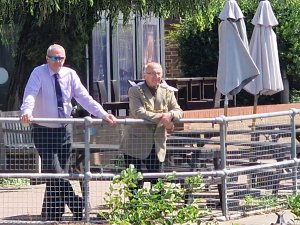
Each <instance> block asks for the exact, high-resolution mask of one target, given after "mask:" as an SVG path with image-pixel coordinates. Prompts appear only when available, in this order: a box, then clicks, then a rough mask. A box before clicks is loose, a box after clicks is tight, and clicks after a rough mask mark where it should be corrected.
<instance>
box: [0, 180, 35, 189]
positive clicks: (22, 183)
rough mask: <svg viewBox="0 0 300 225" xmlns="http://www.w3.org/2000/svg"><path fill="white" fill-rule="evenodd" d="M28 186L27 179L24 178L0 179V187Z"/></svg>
mask: <svg viewBox="0 0 300 225" xmlns="http://www.w3.org/2000/svg"><path fill="white" fill-rule="evenodd" d="M29 184H30V181H29V179H26V178H1V179H0V187H13V188H16V187H20V186H28V185H29Z"/></svg>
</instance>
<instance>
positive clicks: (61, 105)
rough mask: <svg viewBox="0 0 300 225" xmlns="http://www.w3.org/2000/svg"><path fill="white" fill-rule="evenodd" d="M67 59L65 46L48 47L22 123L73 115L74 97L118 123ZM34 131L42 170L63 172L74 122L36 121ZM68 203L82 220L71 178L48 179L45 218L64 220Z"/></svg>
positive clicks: (29, 89)
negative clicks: (86, 86)
mask: <svg viewBox="0 0 300 225" xmlns="http://www.w3.org/2000/svg"><path fill="white" fill-rule="evenodd" d="M65 59H66V54H65V49H64V48H63V47H62V46H60V45H57V44H53V45H51V46H50V47H49V48H48V50H47V55H46V60H47V64H43V65H40V66H38V67H36V68H34V70H33V71H32V73H31V75H30V78H29V80H28V83H27V85H26V87H25V92H24V97H23V104H22V106H21V111H22V115H21V122H22V123H29V122H30V121H31V120H32V118H34V117H36V118H69V117H70V115H71V111H72V104H71V100H72V98H74V99H75V100H76V101H77V102H78V103H79V104H80V105H81V106H83V108H85V109H86V110H87V111H88V112H89V113H91V114H93V115H94V116H96V117H99V118H102V119H103V120H105V121H107V122H108V123H110V124H115V123H116V118H115V117H114V116H113V115H112V114H108V113H107V112H106V111H105V110H104V109H103V107H102V106H101V105H100V104H99V103H98V102H97V101H95V100H94V99H93V98H92V97H91V96H90V95H89V93H88V91H87V90H86V88H85V87H84V86H83V85H82V83H81V81H80V79H79V77H78V75H77V73H76V72H75V71H74V70H73V69H70V68H68V67H64V66H63V65H64V62H65ZM32 134H33V139H34V143H35V146H36V148H37V150H38V152H39V155H40V157H41V160H42V172H50V173H61V172H63V171H64V169H66V167H67V161H68V159H69V156H70V154H71V129H70V125H62V124H60V123H38V124H37V123H34V124H32ZM65 204H67V205H68V207H69V208H70V210H71V211H72V212H73V216H74V220H81V219H82V215H83V214H82V210H83V200H82V198H81V197H79V196H78V195H75V192H74V190H73V188H72V186H71V184H70V182H69V180H68V179H62V178H51V179H47V181H46V192H45V198H44V204H43V210H42V212H43V213H42V214H44V215H43V216H45V217H46V218H45V219H46V220H60V219H61V217H62V214H63V213H64V205H65Z"/></svg>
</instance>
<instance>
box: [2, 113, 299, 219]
mask: <svg viewBox="0 0 300 225" xmlns="http://www.w3.org/2000/svg"><path fill="white" fill-rule="evenodd" d="M17 117H18V113H11V114H10V115H8V114H7V115H5V116H4V115H3V114H2V115H1V117H0V123H1V127H0V136H1V139H0V146H1V153H0V156H1V157H0V201H1V204H0V218H1V219H0V220H2V221H6V222H7V223H13V222H15V221H30V222H32V223H38V222H40V221H52V220H60V221H78V220H83V221H90V222H105V221H106V219H107V218H104V217H103V215H104V214H103V212H109V211H110V210H111V208H110V207H111V204H108V196H107V195H108V193H109V192H110V191H111V190H112V186H111V185H112V179H113V178H114V177H115V175H120V174H121V171H123V170H124V169H126V168H128V166H129V165H130V164H134V165H135V168H136V169H137V170H138V171H140V172H141V173H142V174H143V178H144V179H143V182H142V181H139V182H137V187H136V188H135V189H136V190H138V189H141V188H142V187H143V188H145V190H151V187H153V186H155V185H156V184H157V182H158V180H159V179H162V180H165V179H166V177H167V175H173V176H174V173H173V172H176V173H175V178H174V179H173V180H172V182H169V181H168V182H167V183H174V185H176V187H177V186H178V187H182V188H183V189H184V190H185V191H184V193H183V195H182V196H181V198H180V199H179V200H178V199H177V200H176V202H174V204H176V205H177V206H178V207H179V208H180V207H184V206H185V205H187V204H190V203H191V202H192V203H193V204H196V205H197V207H198V209H199V211H201V210H203V212H204V211H205V213H204V214H203V215H202V218H199V219H200V220H202V219H203V220H206V219H211V218H218V217H224V216H225V217H226V218H230V217H231V216H233V215H245V214H247V213H251V212H253V211H257V210H265V209H270V208H280V207H285V204H286V196H288V195H292V194H295V193H296V192H297V188H298V182H299V179H298V177H299V175H298V163H299V162H298V158H297V154H298V151H297V149H298V139H299V138H298V136H299V135H298V124H300V123H299V120H300V119H299V111H296V110H294V111H293V110H291V111H285V112H278V113H269V114H257V115H248V116H240V117H218V118H211V119H197V118H194V119H182V120H181V121H180V123H179V124H178V126H177V127H178V129H175V130H174V131H173V132H171V133H165V131H164V130H159V131H157V127H156V125H154V124H149V123H147V122H146V121H143V120H133V119H119V120H118V123H117V125H116V126H109V125H107V124H105V123H103V121H102V120H99V119H92V118H88V117H87V118H84V119H65V120H63V119H56V120H53V119H52V120H50V119H35V120H34V121H33V124H31V125H30V126H24V125H22V124H20V123H19V119H18V118H17ZM45 126H46V127H48V128H45ZM49 127H50V128H49ZM199 174H201V176H202V178H203V185H201V188H196V189H193V190H192V191H187V190H190V189H187V188H186V185H187V178H189V177H195V176H197V175H199ZM174 187H175V186H174ZM134 193H135V192H134ZM161 196H164V195H163V192H161ZM127 200H128V199H127ZM129 200H130V198H129ZM101 213H102V214H101Z"/></svg>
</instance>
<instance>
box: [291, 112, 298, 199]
mask: <svg viewBox="0 0 300 225" xmlns="http://www.w3.org/2000/svg"><path fill="white" fill-rule="evenodd" d="M291 111H292V114H291V157H292V159H295V158H297V147H296V119H295V117H296V115H297V110H296V109H291ZM293 187H294V190H293V193H294V194H296V193H297V190H298V185H297V163H296V162H295V164H294V168H293Z"/></svg>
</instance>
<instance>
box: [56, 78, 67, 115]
mask: <svg viewBox="0 0 300 225" xmlns="http://www.w3.org/2000/svg"><path fill="white" fill-rule="evenodd" d="M54 78H55V79H54V80H55V91H56V98H57V110H58V117H59V118H66V114H65V112H64V105H63V97H62V92H61V87H60V84H59V82H58V74H57V73H56V74H54Z"/></svg>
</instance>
